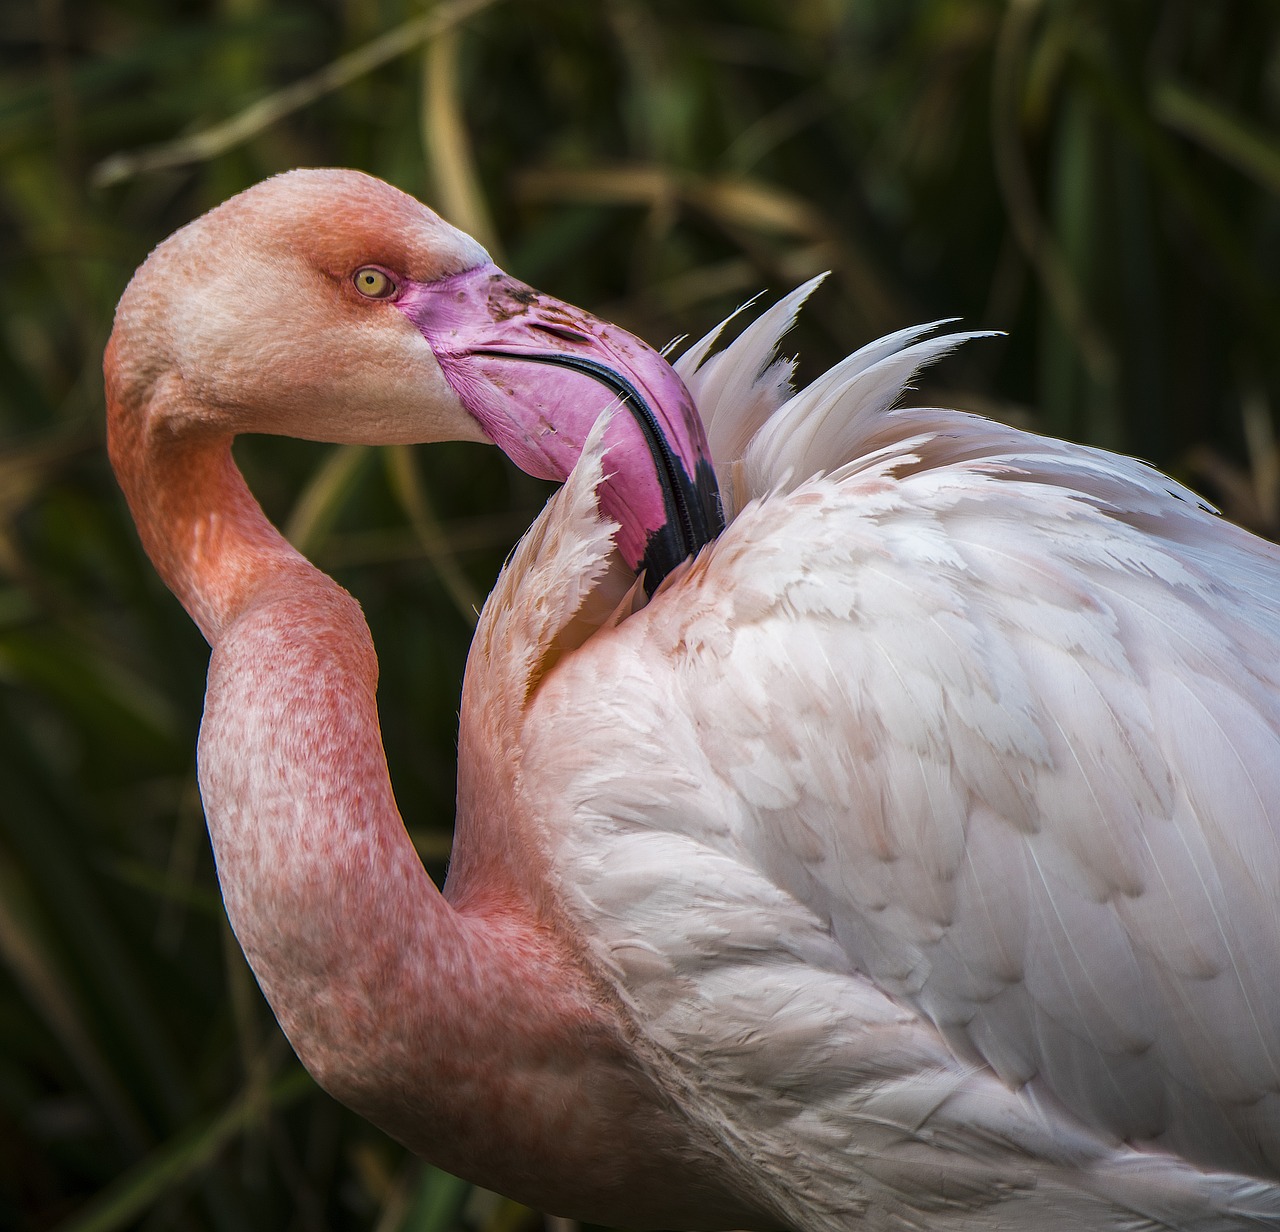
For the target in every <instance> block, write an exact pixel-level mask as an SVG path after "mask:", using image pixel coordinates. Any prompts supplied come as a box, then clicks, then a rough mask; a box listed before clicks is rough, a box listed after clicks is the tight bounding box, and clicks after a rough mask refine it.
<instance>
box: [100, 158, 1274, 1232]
mask: <svg viewBox="0 0 1280 1232" xmlns="http://www.w3.org/2000/svg"><path fill="white" fill-rule="evenodd" d="M811 289H812V284H807V285H806V286H804V287H801V288H800V289H798V290H797V291H796V292H793V293H792V294H791V295H788V296H786V297H784V298H783V299H782V300H781V301H779V302H778V303H777V304H776V305H774V306H773V307H772V308H770V309H768V310H767V311H765V312H763V313H762V314H761V315H760V316H759V317H758V319H756V320H755V321H754V322H752V323H751V324H750V325H748V326H747V327H746V328H745V329H744V330H743V331H742V332H741V333H740V335H739V336H738V337H737V339H736V340H735V341H733V342H732V343H731V344H729V345H727V346H725V347H724V348H723V349H721V350H719V351H718V352H717V351H715V347H716V346H717V337H718V331H713V333H712V334H710V335H708V337H707V338H704V339H703V340H702V341H701V342H699V343H697V344H695V345H694V346H693V347H691V348H690V349H689V350H688V351H687V352H686V353H685V354H684V355H683V356H682V357H681V358H680V360H679V361H678V362H677V363H676V365H675V368H676V372H678V373H679V377H682V378H683V381H681V380H680V379H679V378H678V377H677V376H676V375H674V374H673V373H671V372H670V371H669V370H668V369H667V368H666V366H665V365H664V364H663V362H662V361H661V360H660V359H659V358H658V357H657V356H656V355H655V354H654V353H653V352H651V351H649V350H648V349H647V348H645V347H644V346H643V344H640V343H638V342H636V341H635V340H633V339H630V338H629V337H627V336H625V335H623V334H622V333H621V331H618V330H617V329H616V327H612V326H606V325H603V324H602V323H600V322H598V321H596V320H595V319H594V318H591V317H588V316H587V315H586V314H585V313H582V312H580V311H579V310H577V309H571V308H569V307H567V306H565V305H560V304H557V303H555V302H554V301H551V300H549V299H547V298H546V297H544V296H540V295H539V294H538V293H536V292H533V291H532V290H530V289H529V288H527V287H523V285H522V284H516V283H514V282H513V281H512V280H509V279H507V278H506V276H505V275H502V274H501V273H500V272H499V271H497V270H495V268H494V267H493V266H492V265H491V264H490V263H489V261H488V258H487V256H486V254H485V253H484V251H483V249H481V248H479V246H478V245H476V244H474V242H473V241H471V240H469V239H468V238H467V237H465V236H463V235H462V234H461V233H460V232H458V231H456V230H454V229H453V228H451V227H449V226H448V225H447V224H445V223H443V222H442V221H441V220H440V219H438V218H437V217H436V216H435V215H434V214H432V213H431V212H430V211H429V210H427V209H426V208H425V207H423V206H421V205H419V204H418V203H417V202H415V201H413V200H412V199H411V198H409V197H407V196H405V195H403V194H401V193H399V192H397V191H396V190H394V189H392V188H390V187H388V186H387V185H385V184H382V183H381V182H379V181H376V180H373V179H370V178H369V177H365V176H362V175H359V174H357V173H354V172H337V171H309V172H293V173H290V174H288V175H285V176H281V177H276V178H275V179H272V180H269V181H267V182H266V183H264V184H262V185H259V186H257V187H255V188H253V189H250V190H249V191H248V192H246V193H244V194H242V195H241V196H239V197H237V198H233V199H232V201H230V202H228V203H226V204H224V205H222V206H220V207H218V208H217V209H215V210H214V211H212V212H211V213H209V214H207V215H205V216H204V217H203V218H202V219H199V220H197V221H196V222H195V223H192V224H190V225H189V226H188V227H186V228H184V229H183V230H182V231H180V232H178V233H177V234H176V235H175V236H174V237H172V238H170V239H169V240H168V241H166V243H164V244H162V245H161V246H160V247H159V248H158V249H157V250H156V252H155V253H153V254H152V256H151V257H150V259H149V260H148V261H147V262H146V264H144V265H143V267H142V268H141V269H140V270H139V272H138V273H137V275H136V276H135V278H134V280H133V282H132V283H131V284H130V286H129V288H128V290H127V291H126V293H125V295H124V297H123V299H122V300H121V305H120V308H119V311H118V314H117V321H116V327H115V331H114V333H113V336H112V340H111V342H110V345H109V347H108V351H107V357H106V380H107V402H108V431H109V442H110V449H111V456H112V461H113V464H114V466H115V468H116V470H117V473H118V475H119V478H120V482H121V485H122V487H123V490H124V492H125V495H126V497H127V499H128V501H129V504H130V506H131V509H132V511H133V514H134V517H135V520H136V522H137V525H138V529H139V532H140V535H141V538H142V541H143V544H144V546H145V547H146V550H147V551H148V552H149V554H150V555H151V557H152V559H153V561H154V562H155V564H156V566H157V568H158V570H159V572H160V573H161V575H162V576H163V577H164V579H165V581H166V582H167V583H168V585H169V586H170V588H171V589H172V590H173V591H174V592H175V594H176V595H177V596H178V598H179V599H180V600H181V601H182V602H183V604H184V605H185V606H186V607H187V609H188V611H189V612H190V613H191V615H192V616H193V618H194V619H195V620H196V621H197V622H198V623H199V625H200V627H201V629H202V630H203V631H204V633H205V635H206V637H207V638H208V640H209V641H210V643H211V647H212V657H211V662H210V669H209V683H208V692H207V695H206V701H205V713H204V720H203V723H202V726H201V731H200V739H199V775H200V788H201V794H202V797H203V801H204V807H205V812H206V816H207V820H208V827H209V833H210V837H211V841H212V844H213V848H214V852H215V856H216V860H217V867H218V875H219V879H220V882H221V886H222V893H223V897H224V900H225V904H226V910H227V913H228V917H229V919H230V921H231V923H232V926H233V928H234V929H235V933H236V936H237V938H238V939H239V942H240V944H241V946H242V947H243V949H244V953H245V955H246V957H247V959H248V961H249V962H250V964H251V966H252V967H253V970H254V972H255V974H256V976H257V979H258V981H259V983H260V985H261V987H262V990H263V992H264V993H265V995H266V997H267V999H268V1000H269V1002H270V1003H271V1005H272V1008H273V1010H274V1012H275V1014H276V1016H277V1017H278V1019H279V1021H280V1024H281V1026H282V1028H283V1029H284V1031H285V1033H286V1034H287V1035H288V1037H289V1039H290V1041H291V1043H292V1045H293V1047H294V1048H295V1050H296V1051H297V1053H298V1055H299V1057H300V1058H301V1059H302V1061H303V1063H304V1064H305V1065H306V1067H307V1068H308V1069H309V1070H310V1071H311V1073H312V1074H313V1075H314V1076H315V1077H316V1079H317V1080H318V1081H319V1083H320V1084H321V1085H322V1086H324V1087H325V1088H326V1089H327V1090H328V1091H330V1092H331V1093H332V1094H333V1095H334V1096H336V1097H337V1098H338V1099H340V1100H342V1101H343V1102H344V1103H347V1104H348V1105H350V1106H351V1107H353V1108H355V1109H356V1110H357V1111H358V1112H360V1113H361V1114H363V1115H364V1116H366V1117H368V1118H369V1119H370V1120H371V1121H373V1122H375V1123H376V1124H378V1125H380V1126H381V1127H382V1128H384V1129H385V1130H386V1131H387V1132H388V1133H390V1134H391V1135H392V1136H394V1137H396V1138H398V1139H399V1140H400V1141H401V1142H403V1143H404V1144H406V1145H407V1146H408V1147H410V1148H411V1149H412V1150H414V1151H416V1152H418V1153H419V1154H421V1155H423V1156H425V1157H426V1158H428V1159H430V1160H432V1161H433V1162H435V1163H437V1164H438V1165H440V1166H442V1167H444V1168H446V1169H448V1170H450V1171H453V1172H456V1173H458V1174H459V1175H461V1176H464V1177H468V1178H470V1179H472V1180H475V1181H477V1182H479V1183H481V1184H483V1185H486V1186H488V1187H490V1188H494V1189H498V1190H501V1191H502V1192H504V1193H507V1194H509V1195H511V1196H513V1197H516V1198H518V1199H520V1200H521V1201H524V1202H526V1203H528V1204H530V1205H532V1206H535V1207H539V1208H541V1209H544V1210H549V1211H554V1212H559V1213H564V1214H568V1215H573V1216H577V1217H580V1218H584V1219H589V1220H592V1221H596V1222H607V1223H615V1224H621V1225H625V1226H630V1227H675V1228H708V1229H711V1228H731V1227H738V1228H753V1229H783V1228H787V1229H796V1230H805V1232H807V1230H809V1229H836V1228H866V1229H874V1230H880V1229H885V1230H887V1229H907V1228H930V1229H938V1230H943V1232H953V1230H954V1232H959V1230H962V1229H972V1230H974V1232H976V1230H978V1229H996V1228H999V1229H1044V1228H1053V1229H1059V1230H1062V1229H1066V1230H1075V1229H1079V1230H1085V1229H1089V1230H1096V1232H1102V1230H1111V1229H1115V1230H1119V1229H1139V1228H1144V1229H1145V1228H1150V1229H1156V1228H1163V1229H1196V1230H1203V1229H1238V1228H1259V1227H1274V1228H1280V1103H1278V1102H1277V1092H1278V1091H1280V1031H1278V1030H1277V1026H1278V1022H1280V993H1278V992H1277V989H1280V944H1278V942H1280V928H1278V923H1280V894H1278V893H1277V887H1280V845H1278V843H1277V820H1278V814H1280V552H1278V551H1277V549H1276V548H1275V547H1273V546H1271V545H1269V544H1267V543H1265V542H1263V541H1261V540H1259V539H1257V538H1255V537H1253V536H1251V535H1249V534H1248V533H1246V532H1245V531H1243V530H1241V529H1239V528H1237V527H1235V526H1232V525H1230V524H1229V523H1227V522H1225V521H1223V520H1222V519H1220V518H1218V517H1217V516H1216V515H1215V514H1214V513H1213V511H1212V510H1210V509H1209V508H1208V507H1207V506H1206V505H1205V504H1204V503H1202V502H1201V501H1200V500H1199V499H1198V498H1197V497H1196V496H1195V495H1194V494H1193V493H1191V492H1190V491H1188V490H1187V489H1185V488H1183V487H1182V486H1180V485H1179V484H1177V483H1176V482H1174V481H1173V480H1171V479H1169V478H1167V477H1165V476H1163V475H1161V474H1159V473H1158V472H1156V471H1155V470H1153V469H1151V468H1149V467H1147V466H1146V465H1144V464H1142V463H1139V462H1136V461H1133V460H1131V459H1127V458H1122V457H1118V456H1116V455H1114V454H1110V453H1106V452H1102V451H1099V450H1094V449H1088V448H1084V447H1080V446H1076V445H1070V444H1067V443H1064V442H1061V441H1055V440H1050V439H1046V438H1043V437H1039V436H1033V435H1030V434H1028V433H1025V432H1022V431H1019V430H1016V429H1013V428H1011V427H1007V426H1004V425H1000V424H996V423H993V422H989V421H986V420H983V419H979V418H976V417H972V416H968V415H964V414H961V413H958V412H955V411H948V410H933V409H892V408H893V407H894V405H895V404H896V403H897V402H898V400H899V398H900V396H901V394H902V390H903V388H904V386H905V385H906V383H907V382H908V381H909V380H910V379H911V377H912V375H913V374H914V373H915V372H916V371H917V370H918V369H919V368H920V367H921V366H922V365H923V364H925V363H927V362H929V361H931V360H934V359H936V358H938V357H940V356H941V355H943V354H945V353H946V352H947V351H949V350H950V349H952V348H953V347H954V346H956V345H957V344H958V343H959V342H961V341H963V340H964V338H965V337H966V336H967V335H961V334H950V335H943V336H940V337H939V336H931V335H932V334H933V333H934V331H933V330H932V329H931V328H930V327H924V328H921V329H912V330H905V331H902V332H900V333H896V334H893V335H890V336H889V337H887V338H884V339H881V340H879V341H878V342H874V343H872V344H870V345H869V346H867V347H864V348H863V349H862V350H860V351H858V352H856V353H855V354H853V355H852V356H850V357H849V358H848V359H846V360H844V361H843V362H842V363H840V364H838V365H836V367H835V368H833V369H832V370H831V371H830V372H828V373H827V374H825V375H824V376H822V377H820V378H818V380H817V381H815V382H814V383H813V384H811V385H810V386H809V387H808V388H806V389H804V390H802V391H800V392H798V393H794V392H792V390H791V389H790V376H791V368H790V366H789V365H788V364H787V363H785V362H784V361H781V360H776V359H775V358H774V356H775V353H776V350H777V346H778V343H779V340H780V339H781V337H782V335H783V334H784V333H785V332H786V330H787V329H788V328H789V327H790V325H791V323H792V321H793V319H794V317H795V315H796V313H797V312H798V311H799V309H800V307H801V304H802V303H803V300H804V298H805V296H806V295H807V294H808V293H809V292H810V291H811ZM686 388H687V389H688V391H690V392H691V394H692V400H693V401H692V402H690V400H689V397H688V395H687V394H686V392H685V390H686ZM615 402H620V403H621V406H620V407H614V408H613V409H608V407H607V406H606V404H612V403H615ZM694 403H696V407H697V410H698V412H699V413H700V414H701V416H702V418H703V419H704V420H705V423H706V432H705V436H704V435H703V431H702V429H701V428H700V427H699V425H698V422H697V419H696V417H695V416H694V414H693V409H692V408H693V404H694ZM602 411H603V413H601V412H602ZM240 431H270V432H278V433H289V434H294V435H299V436H306V437H310V438H313V439H315V438H319V439H326V440H335V441H353V440H354V441H364V442H369V443H379V442H387V441H419V440H428V439H446V438H449V437H460V438H464V439H480V438H484V439H490V440H493V441H496V442H497V443H498V444H500V445H501V446H502V447H503V448H504V449H505V450H506V451H507V452H508V453H509V454H511V456H512V457H513V458H514V459H515V460H516V461H517V462H518V463H520V464H522V465H524V466H526V467H528V468H530V469H532V470H535V471H536V472H539V473H551V474H554V475H555V476H556V477H559V478H565V477H566V476H567V482H566V483H565V484H564V486H563V487H562V488H561V489H560V490H559V492H558V493H557V494H556V495H555V496H554V497H553V498H552V500H551V501H550V502H549V504H548V506H547V508H546V509H545V510H544V512H543V513H542V514H541V515H540V517H539V518H538V520H537V521H536V522H535V524H534V526H533V527H532V528H531V530H530V531H529V532H528V534H527V535H526V536H525V537H524V538H523V540H522V541H521V543H520V544H519V546H518V548H517V549H516V551H515V552H514V554H513V556H512V558H511V560H510V561H509V563H508V565H507V567H506V568H505V570H504V571H503V573H502V575H501V576H500V578H499V580H498V582H497V584H496V586H495V589H494V592H493V594H492V595H491V596H490V598H489V600H488V602H487V603H486V604H485V608H484V611H483V613H482V616H481V619H480V623H479V626H478V628H477V632H476V636H475V641H474V643H473V647H472V651H471V655H470V658H469V661H468V666H467V673H466V679H465V683H464V686H463V703H462V714H461V730H460V746H459V748H460V753H459V770H458V811H457V828H456V838H455V847H454V855H453V859H452V862H451V865H450V869H449V875H448V879H447V882H446V884H445V887H444V891H443V893H441V892H439V891H437V889H436V887H435V886H434V884H433V883H432V882H431V881H430V879H429V878H428V877H427V875H426V873H425V872H424V870H423V868H422V866H421V864H420V862H419V861H418V859H417V857H416V855H415V853H414V851H413V848H412V846H411V844H410V842H409V840H408V837H407V836H406V833H405V831H404V828H403V825H402V822H401V820H400V817H399V814H398V812H397V810H396V805H395V800H394V797H393V795H392V790H391V786H390V783H389V781H388V777H387V770H386V764H385V759H384V756H383V751H382V745H381V739H380V733H379V728H378V718H377V712H376V703H375V689H376V677H377V661H376V656H375V653H374V650H373V647H372V644H371V640H370V637H369V633H368V629H367V626H366V625H365V623H364V620H363V618H362V616H361V613H360V610H359V608H358V606H357V604H356V603H355V602H354V600H352V599H351V597H350V596H349V595H347V594H346V593H345V592H344V591H342V590H341V589H340V588H339V587H338V586H337V584H336V583H334V582H333V581H332V580H330V579H329V578H327V577H326V576H324V575H323V574H322V573H320V572H319V571H318V570H317V569H315V568H314V567H313V566H311V565H310V564H309V563H308V562H306V561H305V560H304V559H303V558H302V557H301V556H300V555H299V554H297V553H296V552H295V551H294V550H293V549H292V548H290V547H289V545H288V544H287V543H286V542H285V541H284V539H283V538H282V537H281V536H280V535H279V534H278V533H277V532H276V531H275V530H274V529H273V528H272V527H271V526H270V525H269V523H268V522H267V520H266V519H265V517H264V515H263V514H262V513H261V511H260V509H259V508H258V506H257V505H256V503H255V502H254V501H253V498H252V496H251V495H250V494H249V492H248V490H247V488H246V486H245V484H244V482H243V480H242V479H241V477H240V475H239V473H238V471H237V470H236V469H235V467H234V464H233V463H232V461H231V456H230V452H229V443H230V439H231V437H232V436H233V435H234V434H235V433H237V432H240ZM709 458H713V459H714V461H715V467H716V469H717V470H718V472H719V474H720V476H721V479H722V482H723V490H722V492H721V494H720V497H719V498H718V499H717V497H716V494H715V493H716V489H715V481H714V478H713V475H712V470H711V467H710V465H709V462H708V459H709ZM721 510H722V511H723V514H724V518H725V521H726V522H727V525H726V526H725V527H724V529H723V531H722V532H720V512H721ZM717 532H720V533H718V534H717ZM708 541H710V542H708ZM686 557H691V559H685V558H686ZM637 570H643V572H644V577H645V585H644V587H643V588H640V587H638V586H637V585H636V584H635V581H634V579H635V574H636V571H637Z"/></svg>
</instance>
